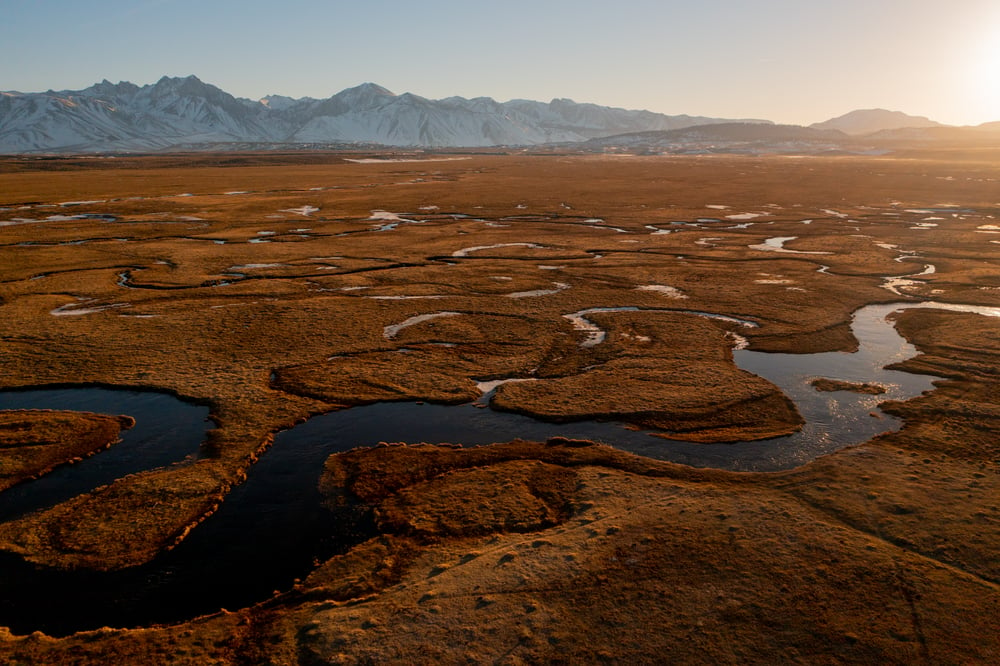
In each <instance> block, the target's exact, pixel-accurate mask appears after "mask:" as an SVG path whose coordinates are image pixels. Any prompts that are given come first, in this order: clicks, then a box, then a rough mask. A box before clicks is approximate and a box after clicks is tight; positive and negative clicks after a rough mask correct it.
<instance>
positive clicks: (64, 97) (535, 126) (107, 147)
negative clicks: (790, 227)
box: [0, 76, 763, 153]
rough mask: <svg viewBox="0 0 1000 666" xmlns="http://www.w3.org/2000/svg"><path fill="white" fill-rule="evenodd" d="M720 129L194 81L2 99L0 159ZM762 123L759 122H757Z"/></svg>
mask: <svg viewBox="0 0 1000 666" xmlns="http://www.w3.org/2000/svg"><path fill="white" fill-rule="evenodd" d="M715 122H725V121H723V120H720V119H712V118H697V117H689V116H666V115H663V114H657V113H652V112H649V111H628V110H625V109H615V108H609V107H603V106H598V105H595V104H578V103H576V102H573V101H571V100H566V99H557V100H553V101H552V102H549V103H544V102H532V101H528V100H514V101H511V102H506V103H500V102H497V101H495V100H493V99H490V98H486V97H480V98H476V99H465V98H462V97H449V98H447V99H442V100H430V99H426V98H424V97H420V96H418V95H413V94H410V93H406V94H402V95H396V94H394V93H392V92H390V91H389V90H386V89H385V88H382V87H381V86H378V85H375V84H373V83H365V84H362V85H360V86H356V87H354V88H349V89H347V90H344V91H341V92H339V93H337V94H336V95H333V96H332V97H329V98H327V99H322V100H316V99H312V98H303V99H293V98H290V97H283V96H280V95H271V96H269V97H265V98H263V99H261V100H259V101H254V100H248V99H238V98H235V97H233V96H232V95H230V94H228V93H226V92H224V91H223V90H220V89H219V88H217V87H215V86H212V85H209V84H206V83H204V82H202V81H200V80H199V79H198V78H197V77H194V76H188V77H185V78H170V77H163V78H162V79H160V80H159V81H157V82H156V83H154V84H149V85H144V86H137V85H135V84H132V83H129V82H122V83H118V84H113V83H111V82H110V81H107V80H105V81H102V82H101V83H98V84H95V85H93V86H91V87H89V88H87V89H85V90H79V91H61V92H55V91H48V92H44V93H16V92H10V93H2V94H0V152H3V153H18V152H39V151H41V152H59V151H63V152H92V151H127V150H157V149H169V148H170V147H172V146H181V145H183V146H185V147H191V146H192V145H195V146H196V145H198V144H213V145H215V146H217V145H219V144H222V145H225V144H226V143H238V142H242V143H286V142H311V143H354V142H357V143H378V144H384V145H391V146H428V147H446V146H452V147H461V146H465V147H474V146H496V145H535V144H540V143H550V142H570V141H582V140H585V139H589V138H593V137H600V136H608V135H612V134H621V133H623V132H635V131H651V130H667V129H677V128H683V127H690V126H692V125H698V124H703V123H715ZM758 122H763V121H758Z"/></svg>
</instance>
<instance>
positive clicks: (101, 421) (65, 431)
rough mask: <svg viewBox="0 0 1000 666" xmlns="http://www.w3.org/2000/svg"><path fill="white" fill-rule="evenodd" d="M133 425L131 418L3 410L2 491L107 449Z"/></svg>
mask: <svg viewBox="0 0 1000 666" xmlns="http://www.w3.org/2000/svg"><path fill="white" fill-rule="evenodd" d="M134 424H135V421H134V420H133V419H132V418H131V417H129V416H120V417H118V418H113V417H110V416H104V415H101V414H86V413H80V412H59V411H46V410H18V411H0V491H4V490H7V489H8V488H10V487H11V486H14V485H16V484H18V483H22V482H24V481H27V480H29V479H35V478H38V477H39V476H42V475H44V474H47V473H48V472H50V471H52V470H53V469H55V468H56V467H58V466H59V465H65V464H69V463H73V462H76V461H79V460H80V459H82V458H85V457H87V456H90V455H93V454H95V453H97V452H98V451H101V450H103V449H106V448H108V447H109V446H111V445H112V444H114V443H115V442H116V441H118V434H119V432H120V431H121V430H122V429H126V428H131V427H132V426H133V425H134Z"/></svg>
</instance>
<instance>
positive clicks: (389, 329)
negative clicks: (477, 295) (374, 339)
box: [382, 312, 462, 340]
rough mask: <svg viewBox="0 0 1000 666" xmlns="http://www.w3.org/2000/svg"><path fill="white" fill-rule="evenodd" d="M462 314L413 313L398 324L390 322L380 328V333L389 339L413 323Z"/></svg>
mask: <svg viewBox="0 0 1000 666" xmlns="http://www.w3.org/2000/svg"><path fill="white" fill-rule="evenodd" d="M460 314H462V313H461V312H431V313H428V314H421V315H415V316H413V317H410V318H409V319H405V320H403V321H401V322H400V323H398V324H392V325H391V326H386V327H385V328H383V329H382V335H383V336H384V337H385V339H386V340H391V339H392V338H394V337H396V336H397V335H398V334H399V332H400V331H402V330H403V329H404V328H407V327H409V326H413V325H414V324H420V323H423V322H425V321H430V320H432V319H438V318H439V317H457V316H458V315H460Z"/></svg>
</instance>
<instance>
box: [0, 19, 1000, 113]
mask: <svg viewBox="0 0 1000 666" xmlns="http://www.w3.org/2000/svg"><path fill="white" fill-rule="evenodd" d="M0 53H2V56H0V90H21V91H23V92H35V91H40V90H46V89H49V88H52V89H56V90H63V89H79V88H84V87H87V86H89V85H91V84H93V83H96V82H98V81H100V80H101V79H103V78H107V79H110V80H111V81H114V82H117V81H120V80H128V81H132V82H134V83H137V84H140V85H141V84H145V83H152V82H154V81H156V80H157V79H158V78H159V77H160V76H162V75H170V76H184V75H187V74H196V75H197V76H198V77H199V78H201V79H202V80H204V81H206V82H208V83H212V84H214V85H217V86H219V87H220V88H223V89H224V90H226V91H228V92H230V93H232V94H234V95H237V96H241V97H250V98H253V99H256V98H259V97H262V96H264V95H267V94H272V93H277V94H282V95H289V96H292V97H301V96H311V97H327V96H329V95H331V94H333V93H335V92H337V91H339V90H342V89H343V88H347V87H350V86H353V85H357V84H359V83H362V82H364V81H373V82H375V83H378V84H380V85H383V86H385V87H387V88H389V89H390V90H392V91H394V92H397V93H402V92H413V93H416V94H418V95H423V96H425V97H431V98H441V97H447V96H450V95H461V96H463V97H476V96H489V97H493V98H495V99H497V100H500V101H505V100H508V99H512V98H517V97H520V98H527V99H537V100H543V101H548V100H549V99H551V98H553V97H569V98H572V99H575V100H576V101H579V102H595V103H598V104H606V105H609V106H621V107H626V108H644V109H650V110H653V111H659V112H663V113H670V114H678V113H688V114H692V115H710V116H721V117H730V118H737V117H741V118H750V117H753V118H768V119H771V120H775V121H777V122H792V123H803V124H808V123H812V122H817V121H821V120H825V119H827V118H830V117H833V116H837V115H840V114H842V113H845V112H847V111H850V110H852V109H857V108H873V107H883V108H890V109H894V110H901V111H905V112H907V113H912V114H917V115H927V116H930V117H931V118H933V119H935V120H938V121H940V122H946V123H953V124H977V123H981V122H986V121H995V120H1000V0H945V1H942V0H837V1H828V0H690V1H686V2H680V1H676V0H616V1H614V2H598V1H596V0H531V1H528V0H507V1H501V0H490V1H488V2H479V1H474V0H423V1H419V0H409V1H403V0H367V1H361V0H355V1H351V2H344V1H339V0H332V1H327V2H317V1H310V0H281V1H279V2H275V1H268V0H134V1H130V2H126V1H124V0H0Z"/></svg>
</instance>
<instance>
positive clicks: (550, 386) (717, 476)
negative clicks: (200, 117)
mask: <svg viewBox="0 0 1000 666" xmlns="http://www.w3.org/2000/svg"><path fill="white" fill-rule="evenodd" d="M367 157H372V156H369V155H341V154H276V155H271V154H239V155H225V154H213V155H198V154H195V155H179V156H178V155H175V156H166V155H164V156H146V157H142V156H134V157H129V156H119V157H96V158H69V157H67V158H6V159H3V160H2V161H0V341H2V342H0V387H2V388H3V389H17V388H22V389H23V388H28V387H44V386H52V385H58V386H91V385H95V386H106V387H122V388H132V389H136V388H140V389H149V390H158V391H165V392H168V393H171V394H174V395H176V396H179V397H181V398H184V399H186V400H188V401H192V402H196V403H200V404H204V405H207V406H209V408H210V411H211V418H212V421H213V424H214V427H213V428H212V429H211V430H209V432H208V434H207V439H206V441H205V443H204V444H203V446H202V451H201V454H200V455H198V456H193V457H190V458H189V459H186V460H184V461H182V462H180V463H178V464H174V465H171V466H167V467H162V468H157V469H151V470H147V471H144V472H141V473H136V474H131V475H128V476H126V477H123V478H121V479H118V480H116V481H114V482H113V483H110V484H108V485H104V486H102V487H100V488H97V489H95V490H93V491H92V492H89V493H85V494H83V495H80V496H78V497H75V498H73V499H70V500H68V501H65V502H62V503H59V504H56V505H55V506H52V507H49V508H47V509H44V510H41V511H39V512H36V513H32V514H29V515H26V516H23V517H19V518H16V519H12V520H8V521H7V522H4V523H2V524H0V550H3V551H6V553H10V554H14V555H16V556H18V557H20V558H23V559H24V560H26V561H27V562H29V563H31V564H33V565H36V566H38V567H41V568H45V569H78V570H95V571H102V572H112V571H118V570H126V569H128V568H130V567H138V566H142V565H144V564H146V563H148V562H150V561H151V560H153V559H155V558H156V557H157V556H158V555H160V554H161V553H163V552H164V551H165V550H168V549H171V548H174V547H176V546H177V544H179V543H181V542H183V541H184V540H185V539H186V538H188V537H189V535H190V534H193V533H195V532H196V531H197V530H198V524H199V523H200V522H202V521H203V520H205V519H206V517H208V516H210V515H211V514H212V513H213V512H215V511H216V510H217V509H218V507H219V506H220V504H224V501H225V498H226V497H227V495H228V494H229V493H230V492H231V491H232V489H233V488H234V487H235V486H237V485H239V484H240V483H241V482H242V481H243V480H244V479H246V478H248V477H252V476H253V474H254V471H255V463H256V462H257V461H258V459H259V458H260V457H261V456H266V455H268V449H269V447H270V446H271V445H272V443H273V442H274V441H275V435H276V433H278V432H280V431H282V430H284V429H288V428H292V427H293V426H295V425H296V424H298V423H302V422H304V421H306V420H308V419H310V418H312V417H315V416H317V415H319V414H323V413H327V412H331V411H338V410H350V408H351V407H355V406H358V405H364V404H374V403H384V402H393V401H399V402H414V401H422V402H429V403H442V404H448V405H455V406H456V407H455V408H456V409H473V407H470V406H469V405H468V403H471V402H474V401H476V400H477V399H479V398H480V396H481V395H482V394H483V391H484V390H486V389H490V388H492V386H489V385H487V384H488V383H489V382H500V383H499V385H497V386H496V393H495V395H494V396H493V398H492V403H491V405H492V407H494V408H496V409H500V410H504V411H507V412H515V413H518V414H524V415H528V416H533V417H538V418H541V419H546V420H550V421H575V420H576V421H578V420H589V419H610V420H615V421H619V422H622V423H625V424H628V425H629V426H630V427H632V428H637V429H648V430H652V431H655V432H656V433H659V434H660V435H662V436H663V438H664V439H663V446H664V447H669V446H671V443H670V441H669V440H676V441H684V442H695V443H698V444H704V445H709V444H718V443H730V444H727V446H729V447H732V449H733V450H732V455H733V456H736V457H738V456H739V447H740V446H742V445H743V444H741V442H745V441H754V440H762V439H768V438H773V437H778V436H783V435H787V434H790V433H793V432H796V431H797V430H799V428H800V427H801V426H802V423H803V416H802V415H801V414H800V412H799V411H798V410H797V409H796V406H795V405H794V404H793V403H792V401H791V400H789V398H788V397H786V396H785V395H784V394H783V392H782V391H781V390H780V389H779V388H778V387H777V386H776V385H775V384H773V383H771V382H769V381H767V380H766V379H763V378H761V377H759V376H757V375H754V374H752V373H750V372H747V371H745V370H742V369H740V368H739V367H738V366H737V365H736V364H735V363H734V348H735V349H739V348H741V347H744V346H746V347H747V348H749V349H751V350H756V351H762V352H775V353H792V354H816V353H822V352H851V351H853V350H855V349H856V348H857V345H858V342H857V340H856V339H855V336H854V335H853V334H852V331H851V328H850V324H851V316H852V313H853V312H855V311H856V310H858V309H859V308H861V307H863V306H865V305H869V304H875V303H896V302H913V303H919V302H924V301H932V302H944V303H951V304H964V305H972V306H984V307H987V308H989V307H993V308H996V307H1000V261H998V260H1000V221H998V220H1000V156H997V155H995V154H990V153H972V154H969V153H937V154H929V153H928V154H912V155H906V156H896V157H887V156H883V157H858V156H836V157H807V158H790V157H776V156H764V157H758V156H708V155H705V156H672V157H667V156H603V155H541V154H539V155H528V154H510V155H488V154H472V155H451V154H449V155H434V154H417V155H400V154H394V155H388V154H387V155H378V156H375V157H377V158H379V160H378V161H372V160H369V159H361V158H367ZM404 159H405V160H406V161H403V160H404ZM895 322H896V326H897V329H898V330H899V331H900V332H901V334H902V335H903V336H904V337H905V338H906V339H907V340H908V341H909V342H910V343H911V344H912V345H914V346H915V347H916V349H917V351H918V352H919V354H918V355H917V356H916V357H914V358H912V359H910V360H906V361H904V362H903V363H902V364H901V368H902V369H904V370H908V371H911V372H916V373H925V374H931V375H934V376H937V377H940V378H942V379H941V380H940V381H938V382H937V383H936V385H935V388H934V390H933V391H930V392H928V393H925V394H924V395H922V396H919V397H917V398H914V399H912V400H908V401H905V402H899V401H896V402H889V403H885V404H884V405H883V406H882V411H883V412H884V413H885V414H889V415H893V416H896V417H899V418H901V419H902V423H903V426H902V428H901V429H900V430H898V431H894V430H892V428H891V427H890V426H889V425H887V426H886V430H887V432H886V433H884V434H882V435H879V436H877V437H875V438H874V439H871V440H869V441H866V442H864V443H862V444H859V445H856V446H851V447H846V448H844V449H842V450H839V451H836V452H835V453H831V454H829V455H825V456H822V457H819V458H817V459H815V460H813V461H811V462H807V463H805V464H802V465H800V466H797V467H794V468H791V469H783V470H778V471H771V472H732V471H724V470H712V469H700V468H693V467H687V466H684V465H680V464H676V463H671V462H664V461H660V460H653V459H650V458H647V457H642V456H638V455H633V454H629V453H626V452H622V451H619V450H616V449H615V448H613V447H612V446H607V445H603V444H589V443H586V442H580V441H575V440H566V439H551V440H549V441H548V442H527V441H521V439H523V438H522V436H521V434H520V433H518V432H516V431H510V432H507V431H504V432H497V433H496V439H495V441H496V442H499V443H505V444H496V445H493V446H486V447H476V448H473V447H459V446H456V445H459V444H462V442H453V443H452V445H450V446H432V445H425V446H418V444H421V442H420V441H419V440H417V441H409V440H407V441H406V442H405V445H404V444H403V443H402V442H394V444H396V445H394V446H380V447H376V448H364V449H358V450H354V451H349V452H346V453H339V454H335V455H333V456H331V457H330V458H329V460H327V462H326V464H325V466H324V468H323V469H322V470H320V469H316V470H315V473H316V479H317V483H316V486H317V487H318V488H319V489H320V490H321V492H322V493H323V496H324V497H325V502H326V504H327V506H329V507H331V508H334V507H338V506H345V505H350V506H352V507H355V508H357V509H358V510H359V511H362V512H363V513H364V515H365V520H367V521H368V523H366V524H370V530H371V534H370V538H369V539H367V540H363V541H362V542H360V543H359V544H358V545H356V546H354V547H352V548H350V549H348V550H346V551H345V552H342V553H340V554H338V555H336V556H333V557H331V558H328V559H325V560H324V561H317V562H316V563H315V567H314V568H313V569H312V570H311V571H309V572H307V574H306V575H305V576H304V577H303V578H301V579H300V580H298V582H296V583H295V584H294V585H293V586H291V587H290V588H289V589H285V590H278V591H276V594H275V596H273V597H271V598H269V599H267V598H265V599H260V600H259V603H257V604H255V605H251V606H249V607H246V608H242V609H229V610H223V611H219V612H217V613H213V614H209V615H204V616H200V617H192V618H190V619H189V620H187V621H184V622H179V623H173V624H169V625H162V626H150V627H131V628H103V629H98V630H94V631H85V632H80V633H76V634H71V635H68V636H61V637H50V636H47V635H45V634H43V633H34V634H30V635H23V634H24V632H10V631H6V630H2V629H0V655H2V658H3V659H4V660H6V661H10V662H15V663H16V662H19V661H23V662H26V663H27V662H34V663H42V662H49V663H73V662H77V663H88V662H94V663H99V662H106V661H107V660H108V659H110V658H116V659H127V660H130V661H148V662H150V663H159V662H176V663H185V662H189V663H372V662H385V661H397V662H409V663H416V662H425V663H480V662H484V661H485V662H496V663H525V662H565V663H578V662H601V661H605V662H619V663H643V662H647V663H662V662H664V661H676V662H692V663H736V662H747V661H751V662H767V663H774V662H775V661H778V660H780V661H793V662H794V661H798V662H804V663H836V662H855V663H872V662H875V661H878V662H885V663H919V662H921V661H923V662H933V663H989V662H995V661H996V660H997V659H998V658H1000V638H998V633H997V632H996V618H997V617H1000V559H998V555H997V553H998V552H1000V548H998V546H1000V502H998V499H997V498H998V497H1000V468H998V463H997V461H998V460H1000V443H998V439H997V437H996V434H995V433H996V432H998V431H1000V391H998V390H997V374H998V372H1000V364H998V362H997V360H998V358H1000V319H998V318H996V317H987V316H982V315H979V314H974V313H968V312H946V311H943V310H939V309H911V310H906V311H904V312H902V313H899V314H897V315H895ZM506 380H520V381H506ZM821 387H822V388H824V390H829V391H842V390H845V389H847V390H852V389H853V390H857V391H862V392H868V393H873V394H876V395H875V397H874V398H872V399H873V400H874V401H875V403H874V404H877V403H878V402H879V399H878V397H877V394H878V392H879V388H878V387H873V386H871V385H866V384H864V383H863V382H862V383H856V384H855V385H852V384H851V383H849V382H843V381H839V380H838V378H836V377H834V378H829V380H828V381H827V383H826V384H821ZM52 408H53V409H58V408H59V406H58V405H53V407H52ZM0 414H3V415H4V419H6V420H0V444H2V447H3V448H2V449H0V452H7V451H9V450H14V449H16V448H18V446H21V445H23V446H29V445H37V442H38V441H40V440H41V439H44V440H45V441H50V440H55V439H58V437H55V436H53V435H52V434H51V433H50V432H48V431H46V432H44V433H42V434H39V431H38V428H39V427H43V428H49V429H51V428H53V427H57V426H58V427H63V426H64V427H65V428H66V430H65V435H64V438H65V437H71V432H75V431H74V430H72V429H74V428H75V429H77V430H79V429H80V428H81V427H82V425H81V423H82V422H80V418H84V417H77V418H70V417H66V418H65V420H64V421H60V420H59V419H57V418H56V415H49V417H48V418H40V417H39V416H38V414H39V413H38V412H10V413H0ZM881 417H882V412H878V411H874V410H873V412H872V415H871V416H870V417H869V418H872V419H878V418H881ZM86 418H90V417H86ZM8 423H11V424H14V425H12V426H10V427H7V424H8ZM60 423H62V424H63V426H59V424H60ZM109 423H111V424H113V426H114V428H117V427H118V423H115V422H113V421H109ZM39 424H40V425H39ZM126 425H127V424H126ZM104 426H105V427H106V428H107V427H111V426H110V425H109V424H107V423H106V424H104ZM112 435H113V433H112ZM103 436H104V437H105V439H107V438H108V437H109V436H110V435H108V434H107V433H105V434H104V435H103ZM19 437H20V438H21V439H18V438H19ZM652 439H653V441H658V440H657V439H656V438H655V437H653V438H652ZM506 442H510V443H506ZM33 443H34V444H33ZM610 444H613V442H610ZM56 455H63V454H60V453H57V454H56ZM79 455H80V454H79V453H66V454H65V458H66V461H67V462H70V458H72V457H78V456H79ZM98 455H100V454H98ZM50 466H51V465H49V464H48V463H47V464H46V467H50ZM27 483H31V482H30V481H28V482H27ZM79 612H80V614H81V615H85V614H86V613H87V609H86V608H81V609H80V610H79Z"/></svg>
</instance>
